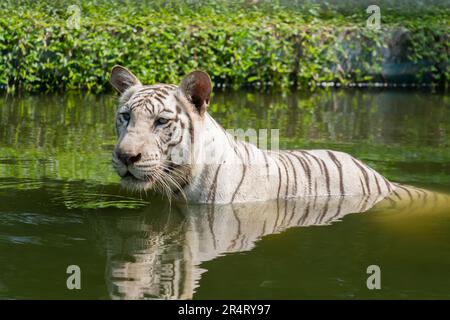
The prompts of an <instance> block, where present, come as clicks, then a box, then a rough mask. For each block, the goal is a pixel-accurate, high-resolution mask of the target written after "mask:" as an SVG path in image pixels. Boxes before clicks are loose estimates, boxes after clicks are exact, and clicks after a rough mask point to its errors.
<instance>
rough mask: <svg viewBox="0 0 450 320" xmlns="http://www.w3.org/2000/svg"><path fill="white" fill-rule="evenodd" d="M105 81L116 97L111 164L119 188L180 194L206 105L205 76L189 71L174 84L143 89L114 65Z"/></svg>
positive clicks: (207, 85) (187, 177) (208, 87)
mask: <svg viewBox="0 0 450 320" xmlns="http://www.w3.org/2000/svg"><path fill="white" fill-rule="evenodd" d="M110 81H111V84H112V86H113V87H114V88H115V90H117V92H118V93H119V96H120V97H119V106H118V109H117V113H116V131H117V144H116V147H115V149H114V152H113V156H112V163H113V167H114V169H115V170H116V172H117V173H118V174H119V176H120V177H121V182H122V185H123V186H125V187H126V188H129V189H133V190H139V191H140V190H149V189H153V188H156V189H158V190H159V191H160V192H162V193H165V194H167V195H169V196H170V195H171V194H172V193H173V192H175V191H176V190H179V191H182V188H183V187H184V185H186V184H187V183H189V180H190V177H191V170H192V166H191V161H192V159H191V157H192V147H193V142H194V138H195V137H194V127H195V125H196V124H198V123H201V122H202V120H203V117H204V114H205V112H206V108H207V107H208V105H209V100H210V94H211V89H212V86H211V80H210V78H209V76H208V74H206V73H205V72H202V71H193V72H191V73H189V74H188V75H187V76H185V77H184V79H183V80H182V81H181V83H180V84H179V85H178V86H176V85H171V84H154V85H143V84H141V82H140V81H139V80H138V78H137V77H136V76H135V75H134V74H133V73H131V72H130V71H129V70H128V69H126V68H124V67H122V66H115V67H113V69H112V70H111V80H110Z"/></svg>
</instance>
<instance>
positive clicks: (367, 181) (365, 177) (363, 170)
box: [351, 158, 370, 194]
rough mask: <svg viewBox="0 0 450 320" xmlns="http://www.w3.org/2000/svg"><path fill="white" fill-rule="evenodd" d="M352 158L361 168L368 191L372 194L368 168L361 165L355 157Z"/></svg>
mask: <svg viewBox="0 0 450 320" xmlns="http://www.w3.org/2000/svg"><path fill="white" fill-rule="evenodd" d="M351 159H352V161H353V162H354V163H355V165H356V166H357V167H358V168H359V170H361V172H362V174H363V176H364V180H365V181H366V187H367V193H368V194H370V183H369V176H368V174H367V171H366V169H365V168H364V167H363V166H361V165H360V164H359V163H358V162H357V161H356V160H355V159H354V158H351Z"/></svg>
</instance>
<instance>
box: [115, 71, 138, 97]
mask: <svg viewBox="0 0 450 320" xmlns="http://www.w3.org/2000/svg"><path fill="white" fill-rule="evenodd" d="M110 82H111V85H112V86H113V88H114V89H116V91H117V92H118V93H119V95H121V94H122V93H124V92H125V91H126V90H127V89H128V88H129V87H132V86H134V85H140V84H141V82H140V81H139V79H138V78H137V77H136V76H135V75H134V74H133V73H132V72H131V71H130V70H128V69H127V68H125V67H122V66H119V65H115V66H114V67H113V68H112V69H111V79H110Z"/></svg>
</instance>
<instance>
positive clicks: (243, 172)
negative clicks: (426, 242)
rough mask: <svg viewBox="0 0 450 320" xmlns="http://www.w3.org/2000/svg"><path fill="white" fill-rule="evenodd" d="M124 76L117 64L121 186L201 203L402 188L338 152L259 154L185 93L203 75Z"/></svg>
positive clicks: (117, 153) (205, 98) (379, 192)
mask: <svg viewBox="0 0 450 320" xmlns="http://www.w3.org/2000/svg"><path fill="white" fill-rule="evenodd" d="M128 73H129V71H127V70H126V69H124V68H123V67H120V73H119V74H118V75H114V73H113V76H112V79H113V80H112V83H113V85H114V87H115V88H119V89H118V91H119V93H121V98H120V102H119V109H118V112H117V124H116V125H117V133H118V143H117V146H116V149H115V152H114V153H113V165H114V167H115V169H116V171H117V172H118V174H119V175H120V176H121V177H122V183H123V184H124V185H125V186H127V187H129V188H133V189H137V190H148V189H153V188H159V190H160V191H161V192H164V193H166V194H167V195H169V196H175V197H177V198H182V197H184V198H185V199H186V200H187V201H188V202H193V203H209V204H227V203H243V202H256V201H267V200H283V199H292V198H297V197H310V196H315V197H316V196H324V197H330V196H364V195H376V196H377V197H378V196H379V197H381V198H382V197H385V196H387V195H389V194H391V193H392V192H395V190H398V189H399V188H403V187H401V186H398V185H394V184H393V183H391V182H389V181H388V180H387V179H385V178H384V177H383V176H382V175H380V174H379V173H377V172H376V171H374V170H373V169H372V168H370V167H369V166H367V165H365V164H364V163H362V162H361V161H359V160H357V159H355V158H353V157H352V156H350V155H348V154H346V153H343V152H338V151H332V150H291V151H269V150H267V151H266V150H260V149H258V148H257V147H256V146H254V145H252V144H249V143H246V142H242V141H238V140H235V139H234V137H233V136H231V135H230V134H229V133H227V132H226V131H225V130H224V129H223V128H222V127H221V126H220V125H219V124H218V123H217V122H216V121H215V120H214V119H213V118H212V117H211V116H210V115H209V114H208V112H206V111H205V110H206V106H207V104H208V103H209V93H208V94H207V95H206V94H205V95H201V94H200V95H199V96H201V97H202V99H203V100H201V101H200V102H199V99H200V98H197V99H194V98H193V97H192V96H191V94H190V93H192V92H194V93H196V94H198V91H199V90H200V89H201V88H204V87H206V88H210V83H207V84H205V83H204V82H205V79H207V81H209V77H207V78H206V76H205V74H204V73H201V72H198V71H197V72H195V73H191V74H190V75H188V76H187V77H186V78H188V79H189V83H187V84H186V81H184V80H183V81H184V82H182V84H183V85H180V86H179V87H177V86H175V85H166V84H158V85H152V86H145V85H142V84H141V83H140V82H139V81H138V80H137V78H136V77H135V76H134V75H132V74H131V73H129V74H128ZM198 74H201V76H202V78H201V79H200V78H199V79H196V77H197V76H198ZM186 78H185V79H186ZM196 81H197V82H196ZM200 82H201V84H200V85H198V84H199V83H200ZM208 85H209V86H208ZM196 86H198V87H199V88H200V89H199V88H196ZM186 88H187V89H186ZM186 90H188V91H189V92H186ZM160 119H163V120H164V121H163V123H162V124H161V123H160ZM158 121H159V122H158ZM121 153H126V154H135V155H139V159H140V160H139V161H137V162H135V163H133V164H128V165H127V164H125V163H123V162H121V161H120V159H119V158H120V154H121ZM394 194H395V193H394Z"/></svg>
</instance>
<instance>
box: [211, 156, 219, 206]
mask: <svg viewBox="0 0 450 320" xmlns="http://www.w3.org/2000/svg"><path fill="white" fill-rule="evenodd" d="M221 167H222V164H219V166H218V167H217V170H216V173H215V174H214V180H213V184H212V186H211V189H210V191H209V195H208V201H209V200H210V199H211V203H212V204H215V202H216V190H217V178H218V176H219V170H220V168H221Z"/></svg>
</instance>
